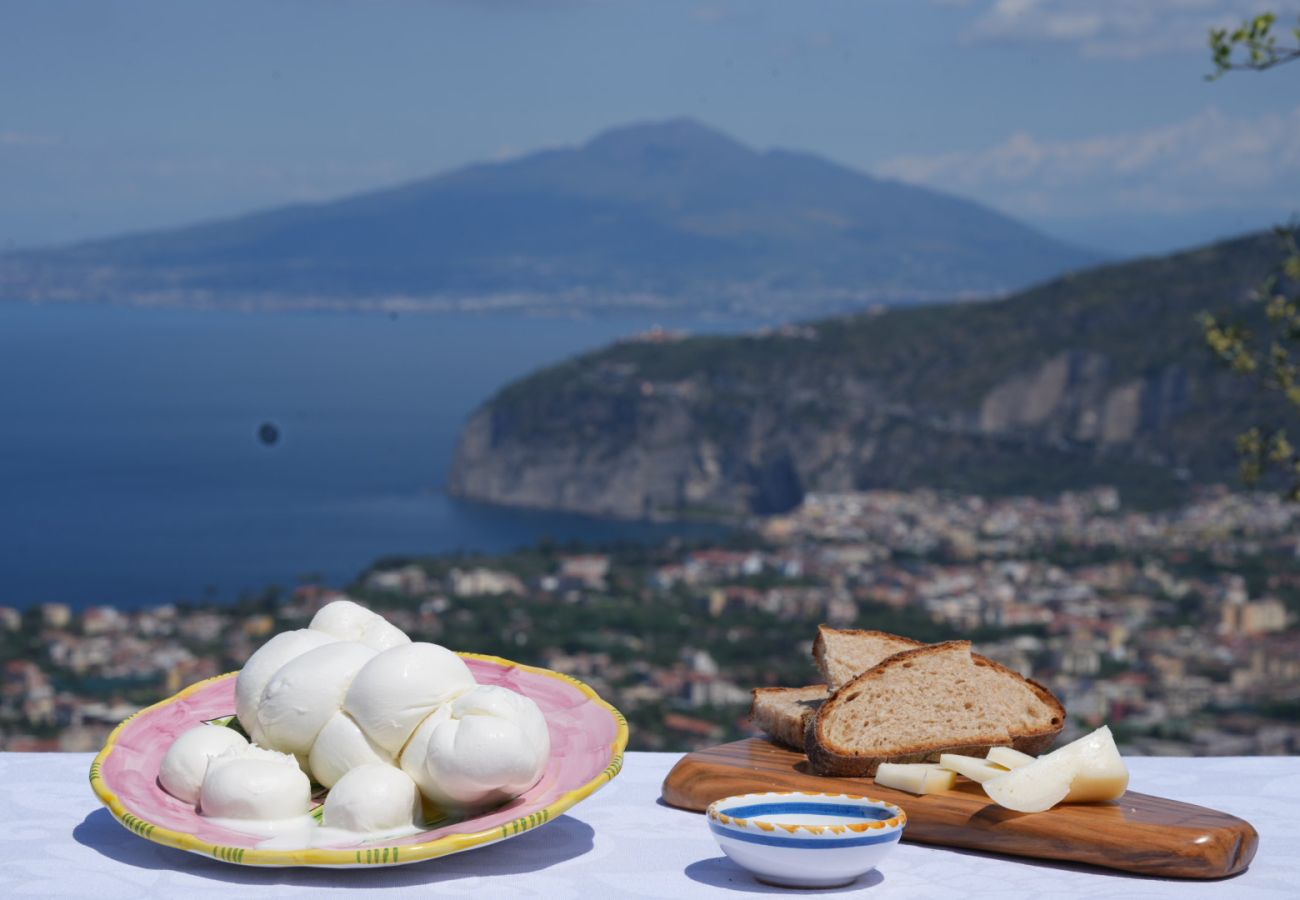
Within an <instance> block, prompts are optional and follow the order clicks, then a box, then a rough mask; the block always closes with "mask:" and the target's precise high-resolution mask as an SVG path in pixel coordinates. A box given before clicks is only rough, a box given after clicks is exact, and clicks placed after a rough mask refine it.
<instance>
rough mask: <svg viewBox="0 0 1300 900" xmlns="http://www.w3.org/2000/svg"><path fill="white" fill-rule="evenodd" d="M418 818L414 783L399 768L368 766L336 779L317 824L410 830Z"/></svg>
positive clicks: (384, 829)
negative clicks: (319, 822) (336, 781)
mask: <svg viewBox="0 0 1300 900" xmlns="http://www.w3.org/2000/svg"><path fill="white" fill-rule="evenodd" d="M422 818H423V816H422V813H421V803H420V792H419V790H418V789H417V788H416V786H415V782H413V781H411V779H410V778H409V777H408V776H407V775H406V773H405V772H403V771H402V770H401V769H398V768H394V767H393V766H387V765H383V764H374V763H372V764H369V765H364V766H357V767H356V768H354V769H349V770H348V772H347V774H345V775H344V776H343V777H342V778H340V779H339V780H338V783H337V784H335V785H334V787H333V789H331V790H330V792H329V794H328V795H326V797H325V809H324V811H323V812H322V815H321V824H323V825H326V826H327V827H330V828H344V829H347V830H348V831H359V832H368V833H373V832H383V831H396V830H399V829H404V828H410V827H411V826H412V825H414V824H417V823H418V822H420V821H421V820H422Z"/></svg>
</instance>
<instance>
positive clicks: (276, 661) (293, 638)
mask: <svg viewBox="0 0 1300 900" xmlns="http://www.w3.org/2000/svg"><path fill="white" fill-rule="evenodd" d="M336 641H337V638H334V637H331V636H330V635H328V634H325V633H324V632H321V631H311V630H310V629H307V628H301V629H299V630H297V631H282V632H280V633H279V634H277V635H276V636H275V637H273V638H271V639H270V640H269V641H267V642H266V643H265V644H263V645H262V646H261V647H259V648H258V649H257V651H256V652H255V653H253V655H252V656H250V657H249V658H248V662H246V663H244V668H243V669H241V670H240V672H239V677H238V678H237V679H236V681H235V717H236V718H238V719H239V724H240V725H242V726H244V731H246V732H248V736H249V737H251V738H252V739H253V741H254V742H255V743H258V744H260V743H262V742H263V741H262V738H263V735H262V733H261V729H260V728H259V727H258V724H257V705H258V704H259V703H260V702H261V700H262V693H263V692H264V691H265V690H266V685H267V684H268V683H269V682H270V680H271V677H272V676H273V675H275V673H276V672H278V671H279V670H280V667H281V666H283V665H284V664H285V663H288V662H290V661H292V660H293V659H296V658H297V657H299V656H302V655H303V654H304V653H306V652H307V651H309V650H315V649H316V648H318V647H323V646H325V645H326V644H332V643H335V642H336Z"/></svg>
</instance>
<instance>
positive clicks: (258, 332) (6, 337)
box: [0, 303, 762, 608]
mask: <svg viewBox="0 0 1300 900" xmlns="http://www.w3.org/2000/svg"><path fill="white" fill-rule="evenodd" d="M758 324H762V323H759V322H754V321H741V320H725V319H713V320H708V321H701V320H698V319H694V318H692V317H690V316H689V315H683V314H677V315H676V316H649V315H633V314H627V315H617V316H605V317H593V318H582V319H570V318H545V317H538V316H534V315H526V314H518V313H513V314H504V313H502V314H492V315H487V314H483V315H474V314H438V315H402V316H399V317H392V316H388V315H379V314H369V315H363V314H344V313H327V314H326V313H268V312H258V313H242V312H213V311H192V310H174V309H146V308H130V307H100V306H81V305H47V306H29V305H20V304H3V303H0V605H9V606H17V607H20V608H21V607H25V606H29V605H31V604H34V603H39V602H46V601H55V602H63V603H68V604H70V605H72V606H74V607H84V606H87V605H93V604H98V603H109V604H113V605H118V606H122V607H128V608H129V607H138V606H141V605H147V604H153V603H160V602H170V601H176V600H223V599H230V598H233V597H236V596H238V595H239V594H240V593H241V592H247V591H254V590H259V589H262V588H265V587H267V586H269V585H272V584H276V585H281V586H286V587H290V586H292V585H293V584H295V583H297V581H298V580H299V579H300V578H303V577H312V578H320V579H324V580H325V581H326V582H328V583H332V584H345V583H347V581H348V580H350V579H351V578H352V577H354V576H355V575H356V574H357V573H358V572H360V571H361V570H362V569H363V568H364V567H365V566H366V565H367V564H368V563H370V562H371V561H373V560H374V559H376V558H377V557H380V556H384V555H417V554H432V553H440V552H449V551H454V550H477V551H483V552H493V551H504V550H510V549H513V548H516V547H520V546H526V545H532V544H535V543H536V542H538V541H539V540H541V539H543V538H550V539H553V540H556V541H561V542H565V541H571V540H579V541H584V542H602V541H612V540H623V539H631V540H658V539H661V538H665V537H667V536H669V535H671V534H686V535H688V536H689V535H692V534H697V535H698V534H712V533H716V529H714V528H710V527H708V526H703V525H689V524H675V525H673V524H664V523H638V522H611V521H603V520H598V519H591V518H586V517H582V516H573V515H565V514H556V513H548V512H539V511H525V510H512V509H501V508H494V507H487V506H482V505H479V504H473V503H466V502H462V501H458V500H456V499H453V498H451V497H448V496H447V495H446V494H445V493H444V491H443V484H444V482H445V480H446V475H447V470H448V467H449V465H450V462H451V456H452V452H453V448H454V444H455V439H456V435H457V433H458V431H459V429H460V426H461V424H462V423H463V422H464V420H465V418H466V417H467V416H468V415H469V414H470V412H472V410H473V409H474V408H475V407H477V406H478V404H480V403H481V402H482V401H484V400H485V399H487V398H488V397H489V396H491V394H492V393H493V392H494V391H496V390H497V389H498V388H500V387H501V386H503V385H504V384H506V383H508V382H509V381H511V380H513V379H514V378H517V377H519V376H521V375H524V374H526V373H527V372H529V371H532V370H533V369H536V368H538V367H539V366H542V365H546V364H549V363H553V362H556V361H558V360H560V359H563V358H565V357H567V356H569V355H572V354H574V353H578V352H581V351H583V350H587V349H592V348H595V347H598V346H601V345H604V344H606V343H608V342H610V341H612V340H615V339H618V338H621V337H624V336H627V335H630V334H633V333H636V332H639V331H643V330H645V329H647V328H650V327H652V326H654V325H661V326H664V327H668V328H686V329H689V330H693V331H696V332H703V331H711V332H729V331H741V330H745V329H748V328H751V327H754V326H755V325H758ZM265 423H271V424H273V425H274V427H275V429H276V430H277V431H278V439H277V440H276V441H275V442H274V443H271V444H267V443H266V442H264V441H263V440H261V439H260V438H259V429H260V428H261V426H262V425H263V424H265Z"/></svg>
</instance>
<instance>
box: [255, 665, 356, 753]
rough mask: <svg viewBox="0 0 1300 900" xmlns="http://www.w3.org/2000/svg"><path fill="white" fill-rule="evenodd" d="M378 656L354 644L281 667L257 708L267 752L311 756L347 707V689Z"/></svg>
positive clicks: (262, 741)
mask: <svg viewBox="0 0 1300 900" xmlns="http://www.w3.org/2000/svg"><path fill="white" fill-rule="evenodd" d="M374 656H375V651H374V650H372V649H370V648H369V647H367V646H366V645H365V644H358V643H356V642H355V641H335V642H333V643H330V644H326V645H324V646H322V647H317V648H316V649H315V650H309V651H307V652H306V653H304V654H302V655H301V656H299V657H297V658H295V659H293V660H291V661H290V662H288V663H286V664H285V665H283V666H281V667H280V670H279V671H278V672H276V673H275V675H273V676H272V677H271V680H270V681H269V682H267V685H266V690H265V691H263V693H262V699H261V701H260V702H259V704H258V707H257V724H258V727H259V729H260V732H261V735H262V739H261V740H260V741H259V742H258V743H260V744H263V745H264V746H267V747H271V748H272V749H275V750H280V751H282V752H284V753H295V754H301V755H303V756H306V755H307V754H309V753H310V752H311V747H312V743H313V742H314V741H315V740H316V735H318V734H320V731H321V729H322V728H324V727H325V723H326V722H328V721H329V720H330V719H331V718H333V716H334V714H335V713H337V712H338V711H339V709H340V708H341V707H342V706H343V698H344V697H345V696H347V692H348V686H349V685H350V684H351V683H352V679H353V677H354V676H355V675H356V674H357V672H358V671H359V670H360V669H361V668H362V667H363V666H364V665H365V664H366V663H368V662H369V661H370V660H371V659H373V658H374Z"/></svg>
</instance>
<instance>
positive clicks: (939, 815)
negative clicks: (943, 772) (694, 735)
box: [663, 738, 1259, 878]
mask: <svg viewBox="0 0 1300 900" xmlns="http://www.w3.org/2000/svg"><path fill="white" fill-rule="evenodd" d="M754 791H832V792H843V793H847V794H865V795H867V796H870V797H876V798H879V799H881V800H888V801H889V802H891V803H895V804H897V805H898V806H901V807H902V808H903V810H904V811H905V812H906V813H907V828H906V829H905V830H904V832H903V840H905V841H917V842H920V843H924V844H942V845H943V846H947V847H962V848H965V849H968V850H984V851H989V852H992V853H1006V854H1010V855H1012V856H1029V857H1034V858H1037V859H1055V860H1064V861H1068V862H1075V863H1086V864H1088V865H1094V866H1105V867H1106V868H1110V869H1121V870H1123V871H1126V872H1138V873H1141V874H1143V875H1159V876H1163V877H1166V878H1223V877H1225V876H1227V875H1234V874H1236V873H1237V872H1240V871H1241V870H1243V869H1245V868H1246V866H1248V865H1249V864H1250V861H1251V859H1252V858H1254V856H1255V848H1256V847H1257V846H1258V844H1259V835H1258V834H1256V832H1255V829H1254V828H1253V827H1251V825H1250V823H1249V822H1247V821H1245V820H1244V819H1238V818H1237V817H1236V816H1230V815H1228V814H1227V813H1221V812H1216V811H1215V810H1212V809H1206V808H1205V807H1202V806H1192V805H1191V804H1189V803H1179V802H1178V801H1176V800H1165V799H1162V798H1160V797H1151V796H1148V795H1146V794H1138V793H1135V792H1133V791H1129V792H1128V793H1126V794H1125V795H1124V796H1123V797H1121V798H1120V799H1119V800H1116V801H1112V802H1110V803H1088V804H1070V805H1062V806H1058V807H1056V808H1055V809H1050V810H1048V811H1047V812H1041V813H1018V812H1012V811H1011V810H1008V809H1003V808H1002V807H1000V806H997V805H996V804H994V803H993V802H992V801H990V800H989V799H988V797H987V796H985V794H984V791H983V789H982V788H981V787H980V786H979V785H978V784H975V783H974V782H968V781H966V780H965V779H960V780H959V782H958V784H957V787H956V788H955V789H953V790H951V791H945V792H944V793H942V794H928V795H926V796H924V797H917V796H915V795H913V794H909V793H906V792H903V791H896V790H892V789H890V788H884V787H877V786H876V784H875V782H874V781H873V780H872V779H870V778H830V777H825V776H820V775H814V774H812V772H811V770H810V769H809V768H808V759H807V757H805V756H804V755H803V754H802V753H795V752H793V751H791V750H786V749H785V748H783V747H778V746H776V745H775V744H772V743H770V742H769V741H766V740H762V739H760V738H749V739H747V740H743V741H736V742H735V743H732V744H722V745H721V746H718V747H710V748H708V749H706V750H697V751H696V752H694V753H691V754H688V755H687V756H685V757H684V758H683V759H682V760H681V761H680V762H678V763H677V765H676V766H675V767H673V770H672V771H671V772H669V773H668V777H667V778H665V779H664V786H663V798H664V802H666V803H668V804H670V805H672V806H676V807H680V808H681V809H689V810H695V811H697V812H702V811H703V810H704V809H705V808H706V807H708V805H709V804H710V803H712V802H713V801H714V800H718V799H721V798H722V797H729V796H732V795H733V794H746V793H750V792H754Z"/></svg>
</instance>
